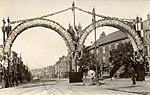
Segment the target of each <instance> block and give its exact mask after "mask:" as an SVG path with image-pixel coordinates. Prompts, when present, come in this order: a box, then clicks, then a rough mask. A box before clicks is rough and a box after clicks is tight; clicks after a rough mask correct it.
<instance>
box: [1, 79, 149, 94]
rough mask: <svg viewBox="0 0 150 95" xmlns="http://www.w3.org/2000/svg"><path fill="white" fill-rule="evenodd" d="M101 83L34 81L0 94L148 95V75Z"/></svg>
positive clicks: (106, 80)
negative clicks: (143, 77) (143, 79)
mask: <svg viewBox="0 0 150 95" xmlns="http://www.w3.org/2000/svg"><path fill="white" fill-rule="evenodd" d="M101 83H102V84H101V85H100V86H98V85H90V84H86V85H83V83H71V84H69V81H68V79H57V80H46V81H43V80H42V81H36V82H30V83H27V84H21V85H19V86H17V87H10V88H5V89H0V95H150V77H146V80H145V81H136V85H132V81H131V79H130V78H121V79H113V80H111V79H105V80H101Z"/></svg>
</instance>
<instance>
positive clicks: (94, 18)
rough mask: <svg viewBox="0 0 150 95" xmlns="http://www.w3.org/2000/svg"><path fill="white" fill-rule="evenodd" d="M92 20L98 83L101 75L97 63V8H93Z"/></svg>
mask: <svg viewBox="0 0 150 95" xmlns="http://www.w3.org/2000/svg"><path fill="white" fill-rule="evenodd" d="M92 22H93V24H94V40H95V60H96V83H97V84H98V80H99V77H98V63H97V50H96V45H97V42H96V24H95V23H96V16H95V8H93V18H92Z"/></svg>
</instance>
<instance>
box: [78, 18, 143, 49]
mask: <svg viewBox="0 0 150 95" xmlns="http://www.w3.org/2000/svg"><path fill="white" fill-rule="evenodd" d="M94 25H95V26H96V28H98V27H103V26H110V27H114V28H117V29H119V30H121V31H122V32H124V33H125V34H126V35H127V36H128V37H129V39H130V40H131V43H132V45H133V49H134V51H139V50H142V49H143V44H142V40H141V38H140V37H139V36H138V34H137V33H136V32H135V30H134V29H132V28H131V27H130V26H129V25H127V24H125V23H123V22H122V21H119V20H114V19H103V20H98V21H96V22H95V23H92V24H90V25H88V26H87V27H86V28H85V29H84V30H83V31H82V32H83V34H82V35H81V37H80V40H79V47H80V48H82V47H83V44H84V42H85V40H86V38H87V36H88V35H89V34H90V33H91V32H92V31H93V30H94Z"/></svg>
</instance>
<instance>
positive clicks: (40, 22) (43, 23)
mask: <svg viewBox="0 0 150 95" xmlns="http://www.w3.org/2000/svg"><path fill="white" fill-rule="evenodd" d="M33 27H45V28H49V29H52V30H54V31H55V32H57V33H58V34H59V35H60V36H61V37H62V38H63V40H64V41H65V43H66V46H67V49H68V52H70V51H72V50H74V44H73V41H72V37H71V35H70V34H69V33H68V32H67V31H66V29H65V28H64V27H63V26H61V25H60V24H59V23H57V22H55V21H52V20H48V19H41V18H40V19H39V18H38V19H32V20H29V21H26V22H23V23H21V24H19V25H17V26H16V27H15V28H14V29H13V30H12V31H11V32H10V34H9V36H8V38H7V40H6V43H5V47H4V52H5V53H7V52H9V51H10V50H11V47H12V44H13V42H14V41H15V39H16V38H17V36H18V35H19V34H21V33H22V32H23V31H25V30H27V29H29V28H33Z"/></svg>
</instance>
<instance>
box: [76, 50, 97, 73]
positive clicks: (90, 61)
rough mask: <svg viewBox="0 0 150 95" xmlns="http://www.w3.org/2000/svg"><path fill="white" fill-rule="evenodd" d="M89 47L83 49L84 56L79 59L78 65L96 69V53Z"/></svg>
mask: <svg viewBox="0 0 150 95" xmlns="http://www.w3.org/2000/svg"><path fill="white" fill-rule="evenodd" d="M88 48H89V47H86V48H84V49H83V56H82V58H81V59H80V60H79V63H78V66H79V67H85V68H90V69H93V70H95V64H96V63H97V61H96V58H95V53H91V52H90V51H89V49H88Z"/></svg>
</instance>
